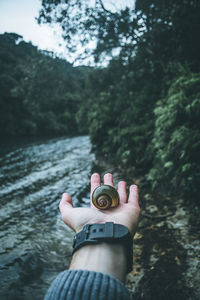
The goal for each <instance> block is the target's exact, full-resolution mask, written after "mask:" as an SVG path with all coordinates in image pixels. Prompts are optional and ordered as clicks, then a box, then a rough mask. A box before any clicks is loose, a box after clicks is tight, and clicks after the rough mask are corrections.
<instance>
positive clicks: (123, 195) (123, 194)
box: [118, 181, 127, 203]
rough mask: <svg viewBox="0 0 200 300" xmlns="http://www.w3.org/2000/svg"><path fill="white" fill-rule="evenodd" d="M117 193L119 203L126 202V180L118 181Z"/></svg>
mask: <svg viewBox="0 0 200 300" xmlns="http://www.w3.org/2000/svg"><path fill="white" fill-rule="evenodd" d="M118 193H119V198H120V203H126V202H127V193H126V182H125V181H120V182H119V183H118Z"/></svg>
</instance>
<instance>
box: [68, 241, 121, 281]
mask: <svg viewBox="0 0 200 300" xmlns="http://www.w3.org/2000/svg"><path fill="white" fill-rule="evenodd" d="M69 269H70V270H73V269H82V270H89V271H95V272H101V273H107V274H109V275H111V276H113V277H115V278H117V279H119V280H120V281H122V282H124V280H125V276H126V270H127V257H126V249H125V247H124V246H123V245H122V244H118V243H115V244H110V243H106V242H101V243H99V244H96V245H85V246H84V247H82V248H80V249H78V250H77V251H76V252H75V253H74V254H73V257H72V261H71V264H70V267H69Z"/></svg>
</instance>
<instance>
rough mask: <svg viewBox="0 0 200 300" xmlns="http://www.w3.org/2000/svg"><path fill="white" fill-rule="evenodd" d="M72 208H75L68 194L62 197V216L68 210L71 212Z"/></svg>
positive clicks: (60, 206) (60, 205)
mask: <svg viewBox="0 0 200 300" xmlns="http://www.w3.org/2000/svg"><path fill="white" fill-rule="evenodd" d="M72 208H73V203H72V198H71V196H70V195H69V194H67V193H64V194H63V195H62V199H61V201H60V204H59V209H60V212H61V215H63V213H64V212H65V211H66V210H70V209H72Z"/></svg>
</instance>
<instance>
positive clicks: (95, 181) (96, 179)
mask: <svg viewBox="0 0 200 300" xmlns="http://www.w3.org/2000/svg"><path fill="white" fill-rule="evenodd" d="M100 185H101V177H100V175H99V174H98V173H94V174H92V176H91V188H90V200H92V193H93V192H94V190H95V189H96V188H97V187H98V186H100ZM91 204H92V203H91Z"/></svg>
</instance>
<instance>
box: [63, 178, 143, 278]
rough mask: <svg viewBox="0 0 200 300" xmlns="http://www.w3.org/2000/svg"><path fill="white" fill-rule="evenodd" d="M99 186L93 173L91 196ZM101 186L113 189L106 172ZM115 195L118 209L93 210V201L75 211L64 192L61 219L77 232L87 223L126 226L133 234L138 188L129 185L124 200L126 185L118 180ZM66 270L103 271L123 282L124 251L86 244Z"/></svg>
mask: <svg viewBox="0 0 200 300" xmlns="http://www.w3.org/2000/svg"><path fill="white" fill-rule="evenodd" d="M100 184H101V180H100V176H99V174H97V173H95V174H93V175H92V176H91V195H92V193H93V191H94V189H95V188H96V187H98V186H99V185H100ZM104 184H107V185H111V186H114V185H113V176H112V174H109V173H108V174H106V175H105V176H104ZM118 193H119V196H120V204H119V206H118V207H117V208H112V209H108V210H105V211H102V210H98V209H97V208H96V207H94V205H93V204H92V201H91V202H90V208H74V207H73V203H72V199H71V197H70V195H69V194H66V193H65V194H63V197H62V200H61V202H60V206H59V207H60V211H61V215H62V219H63V221H64V222H65V224H66V225H68V226H69V227H70V228H72V229H73V230H74V231H75V232H76V233H78V232H79V231H81V230H82V228H83V226H84V225H86V224H88V223H89V224H92V223H106V222H114V223H116V224H121V225H124V226H126V227H127V228H128V230H129V232H130V233H131V234H132V235H134V233H135V231H136V227H137V223H138V219H139V213H140V208H139V203H138V189H137V186H136V185H131V186H130V189H129V197H127V193H126V182H125V181H120V182H119V183H118ZM69 269H70V270H76V269H82V270H89V271H96V272H102V273H106V274H109V275H111V276H114V277H115V278H117V279H119V280H120V281H122V282H123V281H124V279H125V275H126V269H127V257H126V249H125V247H124V245H122V244H120V243H119V244H110V243H99V244H97V245H86V246H84V247H82V248H80V249H79V250H77V251H76V252H75V253H74V255H73V257H72V261H71V264H70V267H69Z"/></svg>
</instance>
